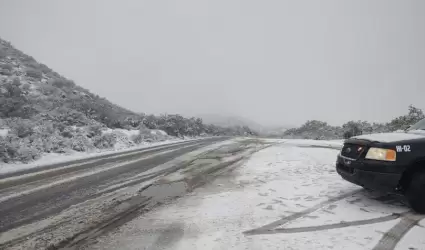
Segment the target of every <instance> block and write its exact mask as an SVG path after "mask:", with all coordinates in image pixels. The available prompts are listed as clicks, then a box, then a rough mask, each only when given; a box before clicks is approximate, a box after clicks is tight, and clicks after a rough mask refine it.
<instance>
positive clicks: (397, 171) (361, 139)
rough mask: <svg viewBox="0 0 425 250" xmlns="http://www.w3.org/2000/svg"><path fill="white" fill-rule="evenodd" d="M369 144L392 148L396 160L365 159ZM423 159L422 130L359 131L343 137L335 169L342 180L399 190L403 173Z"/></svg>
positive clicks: (423, 138) (424, 148) (392, 191)
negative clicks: (372, 132)
mask: <svg viewBox="0 0 425 250" xmlns="http://www.w3.org/2000/svg"><path fill="white" fill-rule="evenodd" d="M371 147H376V148H384V149H393V150H395V151H396V152H397V153H396V161H393V162H390V161H381V160H370V159H366V158H365V157H366V154H367V152H368V150H369V149H370V148H371ZM423 160H425V133H424V132H423V131H416V132H415V131H412V132H394V133H386V134H372V135H362V136H357V137H353V138H350V139H347V140H345V142H344V146H343V148H342V150H341V152H340V154H339V155H338V157H337V161H336V170H337V172H338V174H339V175H340V176H341V177H342V178H344V179H345V180H347V181H349V182H352V183H354V184H357V185H360V186H363V187H365V188H367V189H371V190H377V191H382V192H389V193H399V192H402V191H403V185H402V179H403V178H404V176H405V175H406V173H408V172H409V169H411V168H413V167H414V166H415V163H416V162H419V161H423Z"/></svg>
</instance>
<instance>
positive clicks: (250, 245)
mask: <svg viewBox="0 0 425 250" xmlns="http://www.w3.org/2000/svg"><path fill="white" fill-rule="evenodd" d="M273 142H276V143H278V142H282V143H280V144H276V145H274V146H272V147H268V148H266V149H263V150H261V151H259V152H257V153H255V154H254V155H253V156H252V157H251V158H250V160H249V161H247V162H245V163H244V164H243V165H242V166H240V167H238V168H236V169H235V170H233V171H232V172H229V173H227V174H225V175H222V176H220V177H219V178H218V179H216V180H215V181H214V182H213V183H210V184H208V185H206V186H204V187H202V188H198V189H196V190H195V191H194V192H192V193H191V194H188V195H186V196H184V197H181V198H179V199H177V200H175V201H171V202H169V203H168V204H165V205H164V206H162V207H160V208H158V209H156V210H153V211H151V212H148V213H146V214H144V215H142V216H140V217H139V218H137V219H135V220H133V221H130V222H128V223H127V224H125V225H124V226H122V227H120V228H118V229H116V230H115V231H114V232H111V233H110V234H108V235H104V236H102V237H100V238H99V239H98V241H97V243H96V244H94V245H91V246H90V247H89V248H90V249H123V250H124V249H181V250H186V249H315V250H316V249H356V250H357V249H394V248H395V249H425V240H424V239H425V238H424V237H423V235H425V228H424V227H425V226H424V225H425V221H424V220H422V218H423V217H422V216H419V215H415V214H413V213H412V212H410V209H409V208H408V207H406V206H405V205H403V204H402V203H401V202H400V201H398V200H397V199H395V198H394V197H389V196H382V195H380V194H376V193H369V192H366V191H364V190H363V189H361V188H359V187H357V186H355V185H353V184H350V183H348V182H346V181H344V180H342V179H341V178H340V177H339V175H338V174H337V173H336V171H335V168H334V163H335V160H336V155H337V154H338V150H335V149H334V146H336V145H338V144H339V145H341V142H323V141H319V142H318V141H303V140H281V141H278V140H274V141H273ZM308 145H310V146H312V147H308ZM324 145H325V146H326V145H331V147H329V148H326V147H323V146H324ZM409 229H410V231H409Z"/></svg>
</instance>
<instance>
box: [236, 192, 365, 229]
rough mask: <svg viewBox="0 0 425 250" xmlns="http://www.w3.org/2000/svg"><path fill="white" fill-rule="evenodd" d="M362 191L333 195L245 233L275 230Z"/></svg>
mask: <svg viewBox="0 0 425 250" xmlns="http://www.w3.org/2000/svg"><path fill="white" fill-rule="evenodd" d="M360 191H362V189H358V190H354V191H351V192H348V193H345V194H342V195H338V196H335V197H332V198H330V199H328V200H326V201H323V202H321V203H319V204H317V205H316V206H313V207H311V208H308V209H306V210H304V211H301V212H298V213H295V214H292V215H289V216H287V217H284V218H283V219H280V220H278V221H275V222H272V223H270V224H267V225H264V226H262V227H259V228H256V229H251V230H248V231H245V232H243V233H244V234H247V235H254V234H265V233H268V232H270V231H273V230H275V228H277V227H279V226H282V225H284V224H286V223H288V222H291V221H294V220H297V219H299V218H301V217H304V216H306V215H308V214H310V213H312V212H314V211H316V210H319V209H320V208H322V207H324V206H326V205H329V204H332V203H334V202H337V201H339V200H342V199H345V198H347V197H350V196H352V195H354V194H357V193H359V192H360Z"/></svg>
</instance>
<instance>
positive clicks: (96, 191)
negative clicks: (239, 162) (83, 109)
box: [0, 137, 228, 249]
mask: <svg viewBox="0 0 425 250" xmlns="http://www.w3.org/2000/svg"><path fill="white" fill-rule="evenodd" d="M226 139H228V138H224V137H217V138H207V139H202V140H195V141H188V142H181V143H176V144H171V145H164V146H157V147H152V148H144V149H140V150H134V151H127V152H124V153H117V154H113V155H106V156H99V157H94V158H90V159H84V160H78V161H74V162H68V163H62V164H55V165H51V166H47V167H44V168H38V169H31V170H26V171H23V172H20V173H15V174H8V175H3V176H0V214H1V220H0V238H1V240H0V249H3V248H8V247H10V246H11V245H10V244H12V243H13V241H17V240H18V241H19V237H18V238H14V239H10V241H9V240H8V239H7V237H8V234H6V232H8V231H11V230H15V231H16V229H17V228H19V227H23V226H25V225H29V224H31V223H34V222H37V221H40V220H43V219H46V218H49V217H52V216H54V215H57V214H59V213H60V212H62V211H64V210H65V209H68V208H70V207H72V206H75V205H77V204H81V203H84V202H87V201H88V200H93V199H95V198H97V197H100V196H102V195H105V194H106V193H109V192H114V191H116V190H118V189H122V188H125V187H128V186H132V185H136V184H138V183H142V182H144V181H146V180H149V179H150V178H153V177H155V175H147V176H146V177H144V178H134V177H135V176H138V175H140V174H141V173H143V172H145V171H148V170H150V169H152V168H154V167H156V166H158V165H161V164H164V163H166V162H169V161H170V160H172V159H174V158H176V157H178V156H181V155H184V154H186V153H188V152H191V151H193V150H196V149H199V148H202V147H205V146H207V145H211V144H213V143H215V142H220V141H224V140H226Z"/></svg>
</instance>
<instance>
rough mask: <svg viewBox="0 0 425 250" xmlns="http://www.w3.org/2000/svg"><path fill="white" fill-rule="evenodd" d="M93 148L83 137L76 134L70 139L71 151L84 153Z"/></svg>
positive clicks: (88, 140)
mask: <svg viewBox="0 0 425 250" xmlns="http://www.w3.org/2000/svg"><path fill="white" fill-rule="evenodd" d="M91 148H93V143H92V142H91V140H90V139H88V138H87V137H86V136H85V135H82V134H78V135H76V136H74V137H73V138H72V139H71V149H73V150H75V151H79V152H85V151H87V150H89V149H91Z"/></svg>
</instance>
